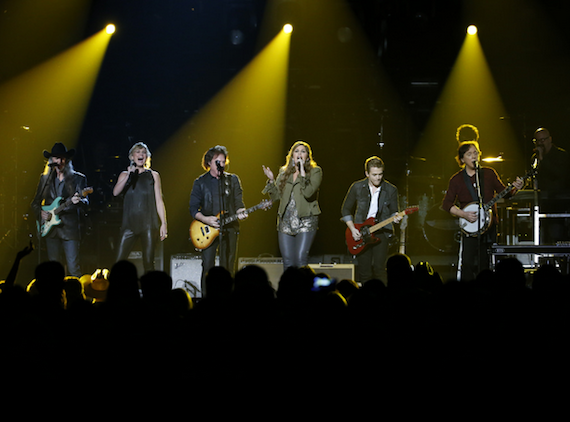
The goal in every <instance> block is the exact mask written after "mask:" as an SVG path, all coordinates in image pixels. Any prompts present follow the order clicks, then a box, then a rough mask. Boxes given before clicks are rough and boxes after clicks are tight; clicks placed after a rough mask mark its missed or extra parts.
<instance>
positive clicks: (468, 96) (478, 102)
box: [414, 34, 522, 176]
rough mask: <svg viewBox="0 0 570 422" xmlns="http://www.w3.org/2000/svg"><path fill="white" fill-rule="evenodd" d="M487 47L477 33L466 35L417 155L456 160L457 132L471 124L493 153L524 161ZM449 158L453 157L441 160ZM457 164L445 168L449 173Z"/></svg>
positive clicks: (450, 161) (488, 151)
mask: <svg viewBox="0 0 570 422" xmlns="http://www.w3.org/2000/svg"><path fill="white" fill-rule="evenodd" d="M506 115H508V113H507V111H506V109H505V107H504V105H503V102H502V99H501V97H500V95H499V92H498V89H497V87H496V85H495V81H494V79H493V75H492V73H491V71H490V69H489V66H488V64H487V61H486V59H485V55H484V53H483V49H482V47H481V44H480V42H479V37H478V36H477V35H476V34H473V35H466V37H465V40H464V43H463V46H462V48H461V50H460V52H459V55H458V57H457V60H456V62H455V64H454V66H453V68H452V71H451V73H450V75H449V77H448V79H447V81H446V83H445V86H444V89H443V91H442V93H441V95H440V97H439V99H438V101H437V103H436V106H435V107H434V110H433V112H432V115H431V116H430V120H429V122H428V124H427V126H426V129H425V131H424V133H423V136H422V138H421V139H420V142H419V143H418V145H417V146H416V149H415V151H414V155H417V156H423V157H426V158H428V159H430V160H431V161H432V162H434V163H438V165H442V166H445V164H444V163H452V164H451V165H452V166H453V163H454V160H453V157H454V155H455V153H456V150H457V142H456V139H455V133H456V130H457V128H458V127H459V126H460V125H463V124H465V123H470V124H473V125H474V126H476V127H477V128H478V129H479V132H480V139H479V143H480V146H481V149H482V150H483V151H484V152H485V153H487V154H489V155H499V154H500V153H501V152H504V153H505V154H506V155H507V156H508V157H509V158H510V159H511V160H520V159H521V158H522V157H521V156H520V151H519V150H518V148H517V146H516V137H515V134H514V130H513V128H512V126H511V124H510V123H509V121H508V119H505V118H504V116H506ZM442 157H448V158H449V159H448V160H446V159H443V160H442V159H441V158H442ZM452 170H455V169H454V168H453V167H452V168H451V169H448V170H444V171H445V173H446V176H448V175H450V174H448V173H449V171H452Z"/></svg>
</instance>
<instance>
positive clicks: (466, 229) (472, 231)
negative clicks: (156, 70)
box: [459, 170, 536, 237]
mask: <svg viewBox="0 0 570 422" xmlns="http://www.w3.org/2000/svg"><path fill="white" fill-rule="evenodd" d="M535 173H536V170H529V171H528V172H527V173H526V174H525V175H524V176H523V177H522V179H523V181H525V182H526V180H527V179H528V178H529V177H532V176H533V175H534V174H535ZM513 189H514V186H513V184H512V183H509V184H508V185H507V187H506V188H505V189H503V190H502V191H501V192H499V193H497V194H496V195H495V196H494V197H493V199H491V200H490V201H489V202H487V203H486V204H484V205H483V208H482V209H481V212H480V213H479V218H478V219H477V220H476V221H475V222H473V223H472V222H470V221H468V220H466V219H465V218H462V217H459V227H460V228H461V231H462V232H463V233H465V235H466V236H470V237H477V236H479V235H480V234H483V233H485V232H486V231H487V229H488V228H489V227H490V226H491V221H492V218H493V205H495V204H496V203H497V201H498V200H499V199H501V198H504V197H505V196H506V195H507V194H509V193H510V192H511V191H512V190H513ZM478 210H479V204H478V203H477V202H471V203H469V204H467V205H465V207H463V211H467V212H477V211H478Z"/></svg>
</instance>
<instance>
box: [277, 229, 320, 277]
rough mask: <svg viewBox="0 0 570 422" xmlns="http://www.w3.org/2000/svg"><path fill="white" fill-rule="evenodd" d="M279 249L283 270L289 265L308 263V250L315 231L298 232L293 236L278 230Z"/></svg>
mask: <svg viewBox="0 0 570 422" xmlns="http://www.w3.org/2000/svg"><path fill="white" fill-rule="evenodd" d="M278 234H279V250H280V251H281V256H282V257H283V270H286V269H287V268H289V267H297V268H300V267H304V266H306V265H307V264H308V263H309V251H310V249H311V245H312V244H313V240H315V236H316V234H317V232H316V231H310V232H303V233H298V234H296V235H294V236H292V235H289V234H285V233H281V232H279V233H278Z"/></svg>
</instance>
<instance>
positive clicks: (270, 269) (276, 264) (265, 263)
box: [238, 258, 283, 290]
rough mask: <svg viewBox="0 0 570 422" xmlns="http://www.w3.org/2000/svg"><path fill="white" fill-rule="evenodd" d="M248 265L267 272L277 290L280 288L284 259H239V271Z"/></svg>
mask: <svg viewBox="0 0 570 422" xmlns="http://www.w3.org/2000/svg"><path fill="white" fill-rule="evenodd" d="M247 265H257V266H258V267H261V268H263V269H264V270H265V272H266V273H267V278H268V279H269V282H270V283H271V285H272V286H273V288H274V289H275V290H277V287H278V286H279V279H280V278H281V274H283V259H282V258H239V259H238V271H239V270H241V269H242V268H243V267H245V266H247Z"/></svg>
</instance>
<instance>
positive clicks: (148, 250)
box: [117, 229, 158, 272]
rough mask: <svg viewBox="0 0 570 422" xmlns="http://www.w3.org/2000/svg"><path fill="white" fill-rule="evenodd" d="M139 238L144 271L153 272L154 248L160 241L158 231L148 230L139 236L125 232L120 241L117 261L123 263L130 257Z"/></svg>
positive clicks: (128, 231)
mask: <svg viewBox="0 0 570 422" xmlns="http://www.w3.org/2000/svg"><path fill="white" fill-rule="evenodd" d="M137 238H139V239H140V241H141V248H142V258H143V267H144V270H145V272H148V271H152V270H154V248H155V246H156V242H157V241H158V230H147V231H144V232H141V233H138V234H135V233H134V232H133V231H132V230H130V229H126V230H124V231H123V232H122V233H121V239H120V241H119V247H118V250H117V261H122V260H125V259H127V258H128V257H129V254H130V253H131V250H132V249H133V246H134V244H135V241H136V240H137Z"/></svg>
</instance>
